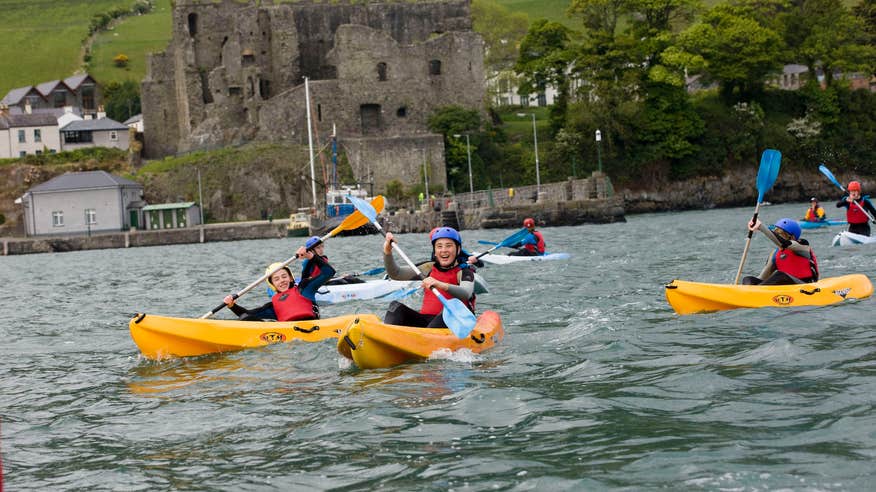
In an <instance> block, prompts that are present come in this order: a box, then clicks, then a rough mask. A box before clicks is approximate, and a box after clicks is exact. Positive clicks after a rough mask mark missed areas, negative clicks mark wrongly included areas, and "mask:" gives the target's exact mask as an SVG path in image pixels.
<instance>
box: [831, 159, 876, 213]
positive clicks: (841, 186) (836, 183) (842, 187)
mask: <svg viewBox="0 0 876 492" xmlns="http://www.w3.org/2000/svg"><path fill="white" fill-rule="evenodd" d="M818 170H819V171H821V174H823V175H825V176H827V179H829V180H830V181H831V183H833V184H835V185H837V186H838V187H839V189H841V190H843V193H848V192H847V191H846V189H845V187H844V186H843V185H841V184H840V182H839V181H837V179H836V178H835V177H834V175H833V173H832V172H830V169H828V168H827V166H825V165H824V164H822V165H820V166H818ZM852 203H854V204H855V205H857V206H858V208H860V209H861V212H864V214H866V215H867V218H868V219H870V220H871V221H873V222H876V219H874V218H873V216H872V215H870V212H868V211H867V210H866V209H864V207H863V206H862V205H861V204H860V203H858V202H856V201H854V200H852Z"/></svg>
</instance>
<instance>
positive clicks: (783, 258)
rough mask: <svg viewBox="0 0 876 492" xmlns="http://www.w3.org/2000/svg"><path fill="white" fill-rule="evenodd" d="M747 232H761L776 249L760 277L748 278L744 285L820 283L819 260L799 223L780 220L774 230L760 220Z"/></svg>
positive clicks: (750, 223)
mask: <svg viewBox="0 0 876 492" xmlns="http://www.w3.org/2000/svg"><path fill="white" fill-rule="evenodd" d="M748 230H750V231H752V232H754V231H760V232H762V233H763V234H764V236H766V237H767V239H769V240H770V241H772V242H773V243H774V244H775V245H776V246H778V249H776V250H775V251H774V252H773V253H772V254H771V255H770V257H769V259H768V260H767V263H766V265H765V266H764V267H763V270H762V271H761V272H760V275H758V276H757V277H750V276H749V277H745V278H743V279H742V284H743V285H788V284H806V283H810V282H817V281H818V259H817V258H816V257H815V252H813V251H812V248H810V247H809V242H808V241H807V240H805V239H801V238H800V233H801V232H802V229H801V228H800V224H798V223H797V222H796V221H794V220H792V219H780V220H779V221H778V222H776V223H775V225H774V226H773V227H772V230H770V228H768V227H767V226H765V225H763V223H761V221H760V220H757V221H755V222H749V223H748Z"/></svg>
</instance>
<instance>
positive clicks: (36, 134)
mask: <svg viewBox="0 0 876 492" xmlns="http://www.w3.org/2000/svg"><path fill="white" fill-rule="evenodd" d="M33 141H34V142H42V141H43V131H42V130H34V131H33Z"/></svg>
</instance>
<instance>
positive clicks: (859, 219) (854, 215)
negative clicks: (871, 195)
mask: <svg viewBox="0 0 876 492" xmlns="http://www.w3.org/2000/svg"><path fill="white" fill-rule="evenodd" d="M855 203H857V204H858V205H860V207H859V206H858V205H855ZM855 203H850V204H849V209H848V210H846V221H848V223H849V224H866V223H867V221H868V220H870V218H869V217H867V214H865V213H864V211H863V210H862V208H863V207H864V200H855Z"/></svg>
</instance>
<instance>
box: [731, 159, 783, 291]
mask: <svg viewBox="0 0 876 492" xmlns="http://www.w3.org/2000/svg"><path fill="white" fill-rule="evenodd" d="M781 162H782V153H781V152H779V151H778V150H774V149H766V150H764V151H763V154H761V156H760V169H758V170H757V205H755V207H754V215H753V216H752V217H751V222H757V214H758V212H759V211H760V204H761V203H762V202H763V196H764V195H765V194H766V192H767V191H769V189H770V188H772V187H773V183H775V182H776V178H777V177H778V176H779V165H780V164H781ZM752 234H753V231H750V230H749V231H748V239H746V240H745V249H744V250H743V251H742V260H741V261H740V262H739V269H738V270H736V280H734V281H733V283H734V284H738V283H739V277H740V276H741V275H742V267H743V266H744V265H745V257H746V256H748V248H749V246H751V235H752Z"/></svg>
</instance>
